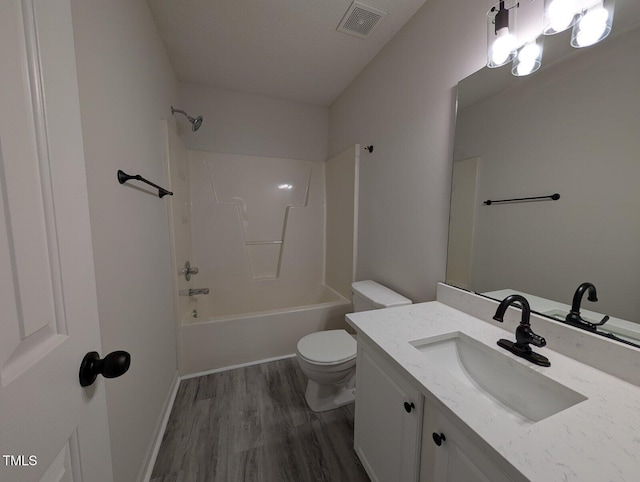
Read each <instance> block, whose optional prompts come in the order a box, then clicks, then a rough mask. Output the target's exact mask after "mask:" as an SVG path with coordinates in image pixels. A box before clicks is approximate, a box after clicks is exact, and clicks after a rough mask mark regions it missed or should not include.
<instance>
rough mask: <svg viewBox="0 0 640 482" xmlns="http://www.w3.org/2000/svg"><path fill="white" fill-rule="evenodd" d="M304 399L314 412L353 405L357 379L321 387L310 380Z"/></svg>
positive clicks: (353, 378)
mask: <svg viewBox="0 0 640 482" xmlns="http://www.w3.org/2000/svg"><path fill="white" fill-rule="evenodd" d="M304 398H305V400H306V401H307V405H309V408H310V409H311V410H313V411H314V412H326V411H327V410H333V409H334V408H338V407H342V406H343V405H348V404H350V403H353V402H354V401H355V399H356V389H355V377H352V378H351V379H350V380H349V381H347V382H346V383H341V384H338V385H320V384H319V383H317V382H314V381H313V380H309V381H308V382H307V389H306V391H305V392H304Z"/></svg>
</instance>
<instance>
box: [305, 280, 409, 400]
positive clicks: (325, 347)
mask: <svg viewBox="0 0 640 482" xmlns="http://www.w3.org/2000/svg"><path fill="white" fill-rule="evenodd" d="M351 289H352V292H353V309H354V311H356V312H357V311H369V310H377V309H381V308H391V307H393V306H403V305H410V304H411V300H410V299H408V298H405V297H404V296H402V295H399V294H398V293H396V292H395V291H392V290H390V289H389V288H386V287H384V286H382V285H380V284H378V283H376V282H375V281H370V280H368V281H358V282H356V283H353V284H352V285H351ZM356 352H357V346H356V340H355V336H353V335H350V334H349V333H347V332H346V331H345V330H327V331H320V332H317V333H311V334H309V335H307V336H305V337H303V338H302V339H300V341H299V342H298V345H297V349H296V356H297V358H298V362H299V363H300V368H301V369H302V371H303V373H304V374H305V375H306V376H307V378H309V381H308V382H307V389H306V391H305V399H306V400H307V404H308V405H309V408H311V410H313V411H315V412H324V411H326V410H332V409H334V408H338V407H341V406H343V405H346V404H348V403H351V402H353V401H354V400H355V374H356Z"/></svg>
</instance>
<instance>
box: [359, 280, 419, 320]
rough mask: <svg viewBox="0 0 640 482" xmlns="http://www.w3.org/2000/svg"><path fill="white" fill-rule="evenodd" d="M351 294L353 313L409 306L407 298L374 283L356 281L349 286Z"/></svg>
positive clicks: (409, 302) (409, 301)
mask: <svg viewBox="0 0 640 482" xmlns="http://www.w3.org/2000/svg"><path fill="white" fill-rule="evenodd" d="M351 293H352V294H353V311H355V312H358V311H368V310H378V309H380V308H391V307H392V306H403V305H410V304H411V303H412V301H411V300H410V299H409V298H405V297H404V296H402V295H400V294H398V293H396V292H395V291H393V290H390V289H389V288H387V287H386V286H382V285H381V284H379V283H376V282H375V281H371V280H367V281H356V282H355V283H352V284H351Z"/></svg>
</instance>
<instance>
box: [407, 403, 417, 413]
mask: <svg viewBox="0 0 640 482" xmlns="http://www.w3.org/2000/svg"><path fill="white" fill-rule="evenodd" d="M414 408H416V406H415V405H414V404H413V402H411V403H409V402H404V409H405V410H406V411H407V413H411V410H413V409H414Z"/></svg>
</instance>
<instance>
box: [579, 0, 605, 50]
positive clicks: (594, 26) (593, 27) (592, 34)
mask: <svg viewBox="0 0 640 482" xmlns="http://www.w3.org/2000/svg"><path fill="white" fill-rule="evenodd" d="M608 19H609V12H607V10H606V9H605V8H604V7H602V6H601V5H600V6H598V7H596V8H593V9H591V10H589V11H588V12H587V13H585V14H584V16H583V17H582V18H581V19H580V22H578V24H577V25H576V27H577V28H578V33H577V34H576V38H575V43H576V47H588V46H589V45H593V44H595V43H597V42H599V41H600V40H602V39H603V38H604V37H603V35H604V34H605V32H606V30H607V20H608Z"/></svg>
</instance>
